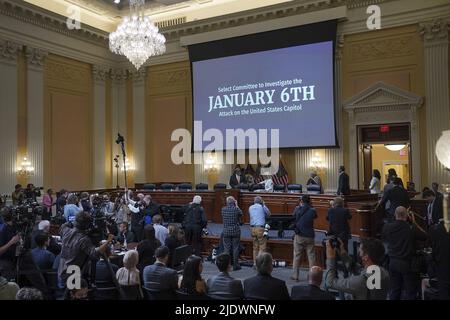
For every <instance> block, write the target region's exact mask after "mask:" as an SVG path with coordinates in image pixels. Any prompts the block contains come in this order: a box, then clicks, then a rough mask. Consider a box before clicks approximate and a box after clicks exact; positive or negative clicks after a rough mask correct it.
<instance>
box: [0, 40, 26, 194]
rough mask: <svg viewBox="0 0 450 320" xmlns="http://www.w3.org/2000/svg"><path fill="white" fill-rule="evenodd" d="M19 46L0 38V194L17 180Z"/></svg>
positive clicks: (8, 189) (9, 192)
mask: <svg viewBox="0 0 450 320" xmlns="http://www.w3.org/2000/svg"><path fill="white" fill-rule="evenodd" d="M21 49H22V46H21V45H19V44H17V43H14V42H12V41H7V40H3V39H0V97H1V99H0V136H1V137H2V138H1V139H0V150H1V152H0V177H1V178H0V194H8V195H10V194H11V192H12V190H13V188H14V185H15V184H16V183H17V175H16V169H17V165H18V163H17V55H18V53H19V51H20V50H21Z"/></svg>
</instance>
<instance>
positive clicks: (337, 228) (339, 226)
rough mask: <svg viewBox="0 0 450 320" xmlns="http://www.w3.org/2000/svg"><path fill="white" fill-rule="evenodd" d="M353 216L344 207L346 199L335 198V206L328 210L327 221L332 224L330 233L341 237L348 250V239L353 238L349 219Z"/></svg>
mask: <svg viewBox="0 0 450 320" xmlns="http://www.w3.org/2000/svg"><path fill="white" fill-rule="evenodd" d="M351 218H352V215H351V214H350V211H349V210H348V209H346V208H344V200H343V199H342V198H340V197H338V198H335V199H334V201H333V206H332V207H331V208H330V209H329V210H328V214H327V221H328V223H329V224H330V226H329V229H328V235H334V236H336V237H338V238H339V239H341V241H342V242H343V243H344V248H345V250H346V251H347V250H348V239H350V238H351V234H350V226H349V224H348V221H349V220H350V219H351Z"/></svg>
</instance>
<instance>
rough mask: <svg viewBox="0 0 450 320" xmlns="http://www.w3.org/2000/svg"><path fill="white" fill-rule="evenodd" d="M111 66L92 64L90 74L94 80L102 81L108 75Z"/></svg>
mask: <svg viewBox="0 0 450 320" xmlns="http://www.w3.org/2000/svg"><path fill="white" fill-rule="evenodd" d="M110 71H111V68H108V67H105V66H98V65H93V66H92V76H93V78H94V81H95V82H104V81H106V79H108V78H109V77H110Z"/></svg>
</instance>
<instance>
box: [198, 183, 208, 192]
mask: <svg viewBox="0 0 450 320" xmlns="http://www.w3.org/2000/svg"><path fill="white" fill-rule="evenodd" d="M208 188H209V186H208V184H206V183H199V184H197V185H196V186H195V190H198V191H206V190H208Z"/></svg>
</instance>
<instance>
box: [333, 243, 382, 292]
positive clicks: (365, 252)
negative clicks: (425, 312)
mask: <svg viewBox="0 0 450 320" xmlns="http://www.w3.org/2000/svg"><path fill="white" fill-rule="evenodd" d="M336 251H338V252H339V256H340V259H341V260H342V261H343V262H344V264H345V265H350V264H351V259H350V256H349V255H348V253H347V251H345V248H344V245H343V244H342V242H340V248H335V247H333V245H332V243H331V241H330V240H328V241H327V242H326V255H327V269H328V272H327V274H326V275H325V287H326V288H327V289H333V290H337V291H339V292H340V293H341V292H342V293H347V294H351V295H352V298H353V300H386V299H387V296H388V290H389V274H388V272H387V271H386V270H385V269H384V268H383V267H381V263H382V261H383V259H384V257H385V252H384V246H383V243H382V242H381V241H380V240H378V239H373V238H363V239H361V244H360V246H359V250H358V251H359V252H358V254H359V257H360V258H361V262H362V265H363V269H362V270H361V271H360V273H359V274H356V273H354V274H351V275H350V276H349V277H348V278H338V274H337V269H336V255H337V253H336ZM370 266H377V267H378V268H379V270H380V281H379V283H380V289H370V288H369V287H368V286H367V284H368V281H367V280H368V279H369V277H370V276H371V275H372V274H371V273H370V272H368V270H367V268H368V267H370Z"/></svg>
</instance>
